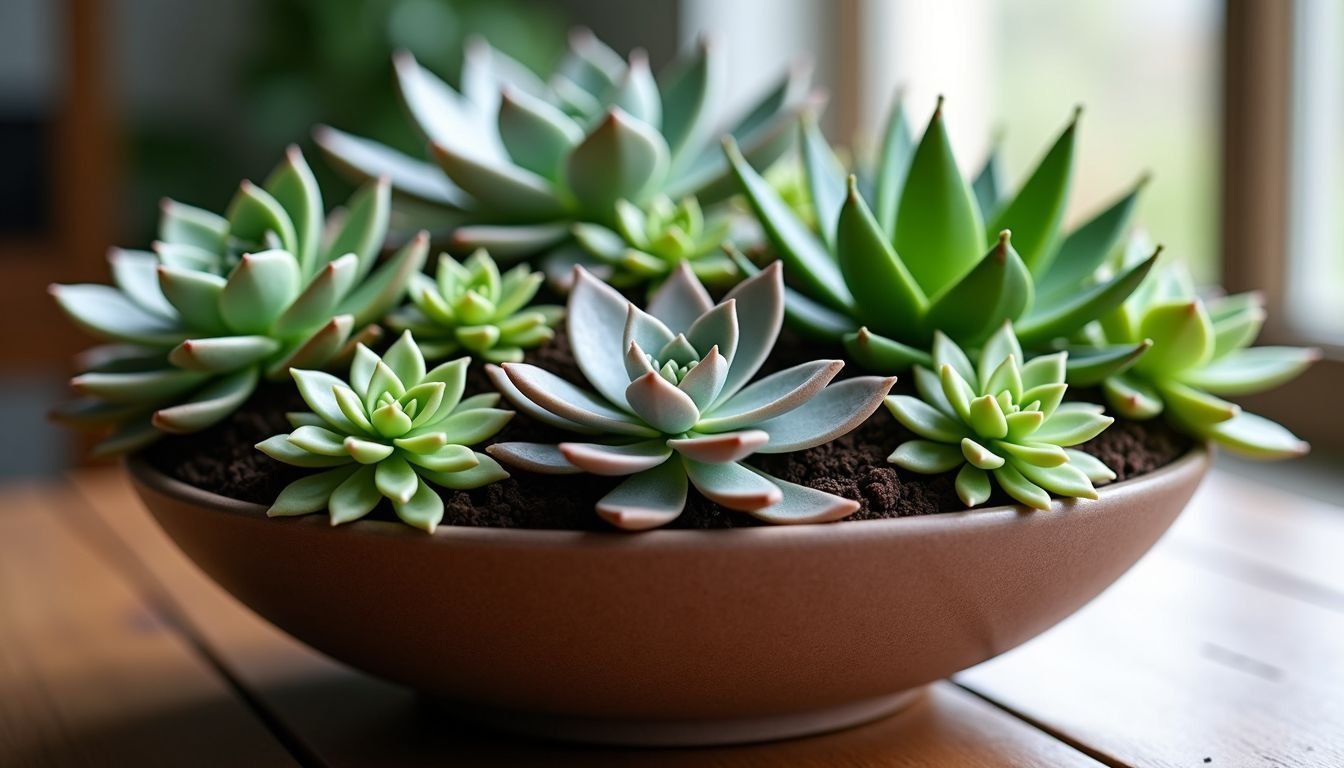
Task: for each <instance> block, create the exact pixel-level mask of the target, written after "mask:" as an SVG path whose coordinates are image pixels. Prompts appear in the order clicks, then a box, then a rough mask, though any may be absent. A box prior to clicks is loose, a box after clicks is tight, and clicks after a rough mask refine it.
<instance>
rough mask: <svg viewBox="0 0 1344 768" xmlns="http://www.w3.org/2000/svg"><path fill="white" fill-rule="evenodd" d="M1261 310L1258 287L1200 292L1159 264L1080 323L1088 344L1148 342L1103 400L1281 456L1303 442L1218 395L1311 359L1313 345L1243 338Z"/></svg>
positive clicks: (1260, 453) (1133, 415) (1256, 329)
mask: <svg viewBox="0 0 1344 768" xmlns="http://www.w3.org/2000/svg"><path fill="white" fill-rule="evenodd" d="M1264 319H1265V311H1264V307H1263V305H1262V300H1261V297H1260V295H1259V294H1258V293H1243V294H1237V295H1234V296H1225V297H1220V298H1215V299H1211V300H1209V301H1208V302H1205V301H1203V300H1201V299H1200V298H1199V297H1198V296H1197V295H1196V294H1195V290H1194V287H1193V285H1192V284H1191V281H1190V279H1189V276H1188V275H1186V274H1185V273H1184V272H1183V271H1182V270H1180V269H1179V268H1177V267H1176V266H1175V265H1171V264H1166V265H1163V266H1162V267H1161V268H1159V269H1158V270H1155V271H1154V272H1153V274H1152V275H1151V276H1150V277H1149V278H1148V280H1146V281H1144V283H1143V285H1141V286H1140V287H1139V289H1138V290H1137V291H1135V292H1134V295H1133V296H1131V297H1130V298H1129V300H1128V301H1126V302H1125V303H1124V304H1123V305H1121V306H1120V307H1118V308H1117V309H1115V310H1114V311H1112V312H1111V313H1109V314H1108V315H1107V316H1106V317H1104V318H1102V320H1101V321H1100V322H1099V323H1096V324H1095V325H1093V326H1091V327H1090V328H1088V329H1087V332H1086V334H1085V336H1084V338H1085V339H1086V340H1087V341H1088V342H1089V343H1132V342H1134V341H1136V340H1137V341H1143V340H1147V341H1150V342H1151V344H1152V349H1150V350H1148V352H1147V353H1146V354H1145V355H1144V356H1143V357H1141V358H1139V361H1138V362H1137V363H1136V364H1135V365H1134V367H1132V368H1130V369H1129V370H1127V371H1125V372H1123V373H1121V374H1118V375H1115V376H1111V377H1109V378H1107V379H1106V380H1105V382H1104V383H1103V385H1102V387H1103V389H1104V390H1105V393H1106V399H1107V402H1109V403H1110V405H1111V408H1112V409H1114V410H1115V412H1116V413H1118V414H1120V415H1121V416H1124V417H1125V418H1128V419H1151V418H1153V417H1155V416H1158V415H1165V416H1166V418H1167V421H1169V422H1170V423H1171V424H1172V425H1173V426H1175V427H1177V428H1178V429H1180V430H1181V431H1183V432H1186V433H1188V434H1190V435H1192V436H1194V437H1197V438H1200V439H1202V440H1212V441H1214V442H1216V443H1218V444H1220V445H1222V446H1224V447H1226V448H1228V449H1231V450H1232V451H1235V452H1237V453H1240V454H1243V455H1246V456H1251V457H1254V458H1270V459H1276V458H1288V457H1292V456H1300V455H1302V454H1304V453H1306V452H1307V450H1308V448H1309V446H1308V445H1307V443H1306V442H1304V441H1302V440H1301V439H1300V438H1298V437H1297V436H1296V435H1294V434H1293V433H1292V432H1290V431H1288V430H1287V429H1285V428H1284V427H1282V426H1280V425H1279V424H1277V423H1275V422H1273V421H1270V420H1269V419H1266V418H1264V417H1263V416H1257V415H1255V414H1253V413H1247V412H1245V411H1243V410H1242V409H1241V407H1240V406H1238V405H1237V404H1235V403H1232V402H1229V401H1228V400H1224V399H1223V398H1224V397H1236V396H1238V395H1247V394H1252V393H1255V392H1260V391H1263V390H1266V389H1270V388H1271V387H1276V386H1278V385H1280V384H1282V383H1284V382H1286V381H1288V380H1290V379H1292V378H1294V377H1296V376H1297V375H1298V374H1300V373H1302V371H1304V370H1306V368H1307V367H1308V366H1310V365H1311V364H1312V363H1313V362H1314V361H1316V360H1318V359H1319V358H1320V352H1319V351H1318V350H1315V349H1303V348H1297V347H1251V346H1250V345H1251V343H1252V342H1254V341H1255V337H1256V336H1257V335H1258V334H1259V333H1260V326H1261V324H1262V323H1263V322H1264Z"/></svg>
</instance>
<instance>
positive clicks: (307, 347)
mask: <svg viewBox="0 0 1344 768" xmlns="http://www.w3.org/2000/svg"><path fill="white" fill-rule="evenodd" d="M353 328H354V318H352V317H350V315H337V316H336V317H333V318H331V320H329V321H327V323H326V324H324V325H323V326H322V327H320V328H318V329H317V330H316V331H314V332H313V334H312V335H311V336H309V337H308V338H307V339H305V340H304V341H303V342H302V343H301V344H299V345H297V346H295V347H293V348H292V349H291V350H290V351H289V352H288V353H287V354H285V355H282V356H280V357H279V358H277V359H275V360H274V362H272V363H270V364H269V365H268V366H267V367H266V378H268V379H272V380H275V379H283V378H284V377H285V376H287V375H288V374H289V369H290V368H322V367H324V366H326V365H327V364H328V363H330V362H331V361H332V360H333V359H335V358H337V357H339V356H340V355H341V353H342V351H343V350H344V349H345V346H346V344H347V343H348V342H349V340H350V331H351V330H352V329H353Z"/></svg>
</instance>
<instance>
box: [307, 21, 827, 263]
mask: <svg viewBox="0 0 1344 768" xmlns="http://www.w3.org/2000/svg"><path fill="white" fill-rule="evenodd" d="M394 63H395V65H396V71H397V84H398V87H399V88H400V91H401V95H402V98H403V100H404V101H405V103H406V106H407V107H408V109H409V111H410V113H411V116H412V117H413V119H414V120H415V122H416V123H417V125H418V126H419V128H420V130H421V132H422V133H423V134H424V136H425V138H426V140H427V141H428V142H429V144H430V148H431V151H432V153H433V156H434V160H435V162H436V163H437V165H434V164H429V163H426V162H423V161H420V160H417V159H414V158H411V157H408V156H406V155H403V154H400V153H398V152H395V151H393V150H391V149H389V148H387V147H384V146H381V145H379V144H376V143H374V142H371V141H368V140H366V139H361V138H357V137H354V136H351V135H349V134H345V133H341V132H340V131H337V130H335V129H331V128H320V129H319V130H318V132H317V141H318V143H319V144H320V145H321V146H322V147H323V148H324V150H325V151H326V152H327V153H328V155H329V156H330V157H331V159H332V161H333V163H334V164H336V165H337V166H338V167H340V168H342V169H343V170H344V171H346V172H347V173H349V174H351V175H353V176H355V177H356V178H374V177H378V176H387V177H389V178H391V180H392V184H393V187H394V188H395V189H396V190H397V191H398V192H400V193H402V194H403V195H405V196H407V197H410V198H412V199H414V200H416V201H418V202H419V203H421V204H424V203H428V204H429V205H430V206H432V207H434V208H436V209H438V210H441V211H445V212H448V213H449V214H450V218H451V220H452V221H453V223H454V224H455V225H457V228H456V229H455V230H454V232H453V239H454V241H455V243H456V244H457V245H458V246H460V247H461V248H462V249H464V250H470V249H475V248H480V247H483V248H488V249H489V250H490V252H491V253H493V254H494V255H495V258H498V259H501V260H506V259H510V258H523V257H528V256H536V255H539V254H542V253H550V256H549V257H548V258H547V259H546V260H545V262H544V263H543V267H544V268H545V271H546V272H547V274H548V275H550V276H552V277H553V278H556V279H557V282H564V281H566V280H568V278H569V277H570V275H571V271H570V267H571V266H572V265H573V264H575V263H586V264H592V265H595V269H596V268H601V267H603V266H605V265H604V264H603V262H601V261H600V260H597V259H594V258H593V257H591V256H589V255H587V254H586V253H585V252H584V251H583V249H582V248H580V247H578V246H577V245H576V244H574V243H573V242H572V238H571V227H572V225H573V224H574V223H575V222H579V221H587V222H595V223H600V224H603V225H604V226H607V227H610V228H612V229H613V230H616V229H617V225H618V220H619V218H618V215H617V211H616V203H617V201H620V200H625V201H627V202H629V203H630V204H632V205H634V206H636V207H638V208H641V209H644V208H646V207H647V206H648V205H649V204H650V203H651V202H652V201H653V200H655V199H656V198H657V197H658V196H659V195H664V196H666V197H668V198H671V199H673V200H680V199H683V198H686V197H698V198H699V201H700V203H701V204H704V205H709V204H712V203H716V202H718V201H721V200H725V199H726V198H728V197H729V196H731V195H732V194H733V193H735V192H736V191H737V190H736V184H735V183H734V182H733V180H732V176H731V172H730V170H729V168H728V164H727V162H726V161H725V160H724V158H723V155H722V153H721V152H720V151H719V149H718V147H717V146H715V143H714V142H715V141H717V139H718V137H719V136H720V135H722V134H725V133H726V134H730V135H732V136H733V137H734V138H735V140H736V141H737V142H738V143H739V144H740V145H741V146H742V147H743V151H744V152H745V153H746V154H747V156H749V157H750V158H751V160H752V162H754V163H757V164H759V165H761V166H762V167H764V166H766V165H768V164H770V163H771V162H773V161H774V159H775V158H776V157H778V156H779V155H780V154H782V153H783V152H784V151H786V150H787V148H788V146H789V145H790V143H791V142H792V132H791V130H790V126H791V125H792V122H793V120H795V119H796V118H797V116H798V114H799V113H800V111H801V110H802V109H803V108H804V106H805V105H806V104H810V103H812V102H814V101H815V99H813V98H812V97H811V95H810V94H809V89H808V80H809V78H808V76H807V73H806V72H805V71H803V70H795V71H792V72H790V73H789V74H788V75H787V76H786V77H784V78H783V79H782V80H781V82H780V83H779V85H778V86H777V87H776V88H774V89H773V90H771V91H770V92H769V93H767V94H766V95H765V96H764V97H762V98H761V100H760V101H758V102H757V103H756V104H754V105H753V106H752V107H751V108H749V109H748V110H746V111H745V112H744V113H742V116H741V117H740V118H739V119H737V121H736V122H733V123H730V124H728V125H726V126H722V125H720V124H719V121H720V116H719V114H718V113H719V106H720V105H719V94H720V92H721V90H722V86H723V82H724V79H725V75H726V72H724V71H723V67H722V59H721V56H720V53H719V52H718V50H717V49H716V48H715V47H714V46H712V45H710V44H708V43H701V44H700V45H698V46H696V47H695V48H694V49H693V50H691V51H690V52H689V53H688V54H687V55H686V56H684V57H683V58H681V59H680V60H678V61H677V62H674V63H673V64H672V66H671V67H669V68H668V69H667V70H666V71H665V72H664V73H662V74H661V75H660V76H659V77H657V78H655V77H654V75H653V74H652V73H651V72H650V70H649V63H648V60H647V57H646V56H645V55H644V53H643V52H642V51H636V52H634V53H633V54H631V56H630V58H629V60H628V61H626V60H624V59H622V58H621V57H620V56H619V55H618V54H617V53H616V52H614V51H612V50H611V49H610V48H608V47H607V46H606V45H604V44H602V43H601V42H600V41H598V40H597V39H596V38H595V37H593V35H592V34H591V33H588V32H586V31H581V32H576V33H575V34H574V35H573V36H572V38H571V46H570V51H569V53H568V55H567V56H566V57H565V58H564V59H563V61H561V62H560V64H559V66H558V67H557V68H556V69H555V71H554V72H552V73H550V75H549V76H548V78H547V80H546V81H545V82H543V81H542V79H541V78H539V77H537V75H535V74H533V73H532V72H531V71H529V70H528V69H527V68H525V67H523V66H522V65H520V64H518V63H517V62H516V61H514V60H512V59H510V58H508V57H507V56H505V55H504V54H502V53H500V52H499V51H496V50H494V49H492V48H490V46H488V45H486V44H485V43H484V42H483V41H477V42H476V43H474V44H472V45H470V46H468V49H467V52H466V56H465V59H464V63H463V67H462V79H461V82H462V88H461V92H460V93H459V92H458V91H455V90H453V89H452V88H451V87H449V86H448V85H447V84H445V83H444V82H443V81H441V80H439V79H438V78H437V77H435V76H434V75H433V74H431V73H430V72H428V71H427V70H425V69H423V68H422V67H420V66H419V65H418V64H417V63H416V61H415V59H414V58H413V57H412V56H411V55H410V54H408V53H401V54H398V56H397V57H396V58H395V60H394ZM686 234H688V235H690V234H691V233H689V232H688V233H686ZM632 245H634V246H635V247H636V248H639V245H638V243H637V242H632Z"/></svg>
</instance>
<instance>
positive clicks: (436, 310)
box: [387, 250, 564, 363]
mask: <svg viewBox="0 0 1344 768" xmlns="http://www.w3.org/2000/svg"><path fill="white" fill-rule="evenodd" d="M543 280H544V278H543V277H542V274H541V273H540V272H533V271H531V270H530V269H529V268H528V267H527V265H525V264H520V265H518V266H516V267H514V268H513V269H510V270H509V271H508V272H505V273H504V274H503V275H501V274H500V272H499V267H498V266H497V265H496V264H495V260H494V259H492V258H490V254H488V253H486V252H485V251H484V250H480V251H477V252H476V253H474V254H472V255H471V257H470V258H468V259H467V260H466V261H464V262H462V263H461V264H459V263H458V262H457V261H456V260H455V259H453V257H451V256H449V255H448V254H442V255H440V256H439V266H438V270H437V272H436V274H435V277H434V278H430V277H429V276H427V275H423V274H417V275H415V276H413V277H412V279H411V286H410V297H411V303H410V304H409V305H407V306H404V307H401V308H400V309H398V310H397V311H395V312H393V313H392V314H391V315H390V316H389V317H388V319H387V323H388V325H390V326H391V327H393V328H395V329H397V330H410V331H413V332H414V333H415V337H416V339H417V341H418V342H419V345H420V351H421V352H423V353H424V355H425V357H427V358H429V359H430V360H438V359H442V358H445V357H448V356H449V355H454V354H458V353H462V352H465V353H467V354H470V355H472V356H474V357H478V358H480V359H482V360H487V361H489V362H492V363H503V362H519V361H521V360H522V359H523V350H525V349H531V348H533V347H537V346H540V345H542V344H545V343H546V342H548V341H550V340H551V339H552V338H554V337H555V331H553V330H552V327H553V326H554V325H555V324H556V323H557V322H559V320H560V317H561V316H562V315H563V314H564V309H563V308H562V307H558V306H554V305H549V304H538V305H531V304H529V302H531V301H532V299H533V298H535V297H536V295H537V289H538V288H540V287H541V283H542V281H543Z"/></svg>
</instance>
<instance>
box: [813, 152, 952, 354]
mask: <svg viewBox="0 0 1344 768" xmlns="http://www.w3.org/2000/svg"><path fill="white" fill-rule="evenodd" d="M839 216H840V219H839V227H838V229H837V234H836V254H837V257H838V260H839V264H840V271H841V273H842V274H843V275H844V277H845V283H846V284H847V285H848V286H849V289H850V291H851V292H852V293H853V295H854V299H855V314H856V315H857V316H858V318H859V320H860V321H861V322H862V323H864V324H865V325H867V326H868V327H870V328H872V329H873V330H876V331H877V332H878V333H881V334H884V335H887V336H896V337H901V338H907V339H908V338H910V336H911V333H912V329H917V328H919V327H920V326H921V325H922V323H923V318H924V315H925V314H926V313H927V312H928V311H929V301H928V298H927V297H926V296H925V295H924V291H923V290H921V289H920V287H919V285H918V284H917V283H916V282H915V279H914V277H913V276H912V275H911V274H910V272H909V270H908V269H906V266H905V263H904V262H903V261H902V260H901V257H900V256H899V255H897V254H896V252H895V251H893V250H892V248H891V244H890V243H889V242H887V238H886V236H885V235H884V234H883V232H882V229H881V227H880V226H879V225H878V223H877V220H876V219H874V218H873V215H872V213H871V212H870V211H869V210H868V205H867V204H866V203H865V202H864V200H863V198H862V197H861V196H860V195H859V191H858V186H857V182H856V179H855V177H854V176H850V177H849V196H848V198H847V199H846V200H845V202H844V207H843V208H841V210H840V213H839ZM916 333H917V331H916Z"/></svg>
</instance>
